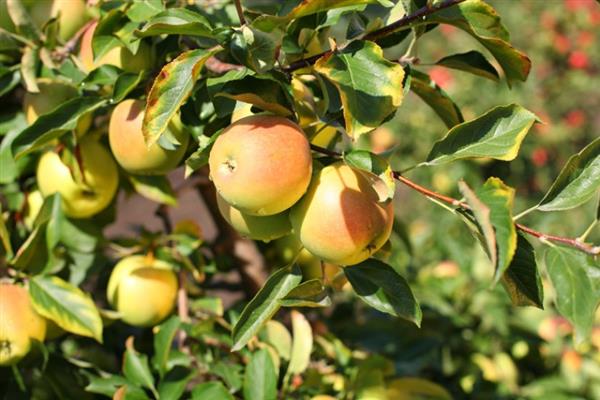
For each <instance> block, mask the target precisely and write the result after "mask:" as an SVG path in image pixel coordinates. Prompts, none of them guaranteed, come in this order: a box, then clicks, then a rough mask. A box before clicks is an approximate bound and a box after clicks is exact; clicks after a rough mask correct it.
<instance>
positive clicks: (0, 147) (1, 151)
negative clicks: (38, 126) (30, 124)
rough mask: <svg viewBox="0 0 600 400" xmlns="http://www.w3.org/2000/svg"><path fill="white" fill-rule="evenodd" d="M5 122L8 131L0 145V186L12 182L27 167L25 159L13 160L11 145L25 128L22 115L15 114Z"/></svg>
mask: <svg viewBox="0 0 600 400" xmlns="http://www.w3.org/2000/svg"><path fill="white" fill-rule="evenodd" d="M6 122H8V124H9V125H10V127H9V130H8V131H7V133H6V134H5V135H4V137H3V138H2V142H1V143H0V165H1V166H2V168H0V184H7V183H11V182H14V181H15V179H16V178H17V177H18V176H19V174H20V172H21V171H22V169H23V166H26V165H27V159H21V160H19V161H17V160H15V158H14V157H13V153H12V143H13V141H14V140H15V138H16V137H17V136H18V135H19V134H20V132H21V131H22V130H23V129H24V128H25V127H26V126H27V122H26V121H25V116H24V114H23V113H18V114H15V116H14V117H13V118H10V119H8V120H7V121H6Z"/></svg>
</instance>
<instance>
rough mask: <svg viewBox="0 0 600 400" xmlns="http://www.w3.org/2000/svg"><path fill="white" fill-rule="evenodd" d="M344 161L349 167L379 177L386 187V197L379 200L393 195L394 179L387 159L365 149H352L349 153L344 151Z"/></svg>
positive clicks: (394, 188) (394, 189)
mask: <svg viewBox="0 0 600 400" xmlns="http://www.w3.org/2000/svg"><path fill="white" fill-rule="evenodd" d="M344 161H345V162H346V164H348V165H350V166H351V167H354V168H358V169H361V170H363V171H367V172H369V173H371V174H373V175H376V176H377V177H379V179H380V180H381V182H383V183H384V184H385V186H386V188H387V197H386V198H382V199H380V201H385V200H388V199H391V198H393V197H394V192H395V191H396V180H395V179H394V173H393V172H392V167H391V166H390V163H389V162H388V160H386V159H385V158H383V157H381V156H378V155H376V154H373V153H371V152H370V151H367V150H352V151H351V152H349V153H344Z"/></svg>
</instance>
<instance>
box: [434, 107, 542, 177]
mask: <svg viewBox="0 0 600 400" xmlns="http://www.w3.org/2000/svg"><path fill="white" fill-rule="evenodd" d="M536 121H537V117H536V116H535V114H533V113H532V112H530V111H528V110H526V109H525V108H523V107H521V106H519V105H516V104H511V105H508V106H498V107H495V108H493V109H491V110H490V111H488V112H486V113H485V114H483V115H482V116H481V117H479V118H476V119H474V120H471V121H467V122H463V123H462V124H460V125H456V126H455V127H453V128H452V129H450V130H449V131H448V133H447V134H446V136H445V137H444V138H443V139H441V140H440V141H438V142H436V143H435V145H434V146H433V148H432V149H431V152H430V153H429V156H427V162H426V163H425V165H439V164H445V163H448V162H452V161H455V160H460V159H464V158H473V157H490V158H494V159H496V160H503V161H511V160H514V159H515V158H516V157H517V154H518V152H519V149H520V147H521V142H522V141H523V139H524V138H525V135H527V133H528V132H529V129H530V128H531V126H532V125H533V123H534V122H536Z"/></svg>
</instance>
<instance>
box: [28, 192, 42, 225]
mask: <svg viewBox="0 0 600 400" xmlns="http://www.w3.org/2000/svg"><path fill="white" fill-rule="evenodd" d="M26 202H27V207H26V208H25V213H24V215H23V222H24V223H25V226H26V227H27V229H29V230H31V229H33V223H34V222H35V219H36V218H37V215H38V213H39V212H40V209H41V208H42V204H44V196H42V192H40V191H39V190H34V191H32V192H29V193H28V194H27V200H26Z"/></svg>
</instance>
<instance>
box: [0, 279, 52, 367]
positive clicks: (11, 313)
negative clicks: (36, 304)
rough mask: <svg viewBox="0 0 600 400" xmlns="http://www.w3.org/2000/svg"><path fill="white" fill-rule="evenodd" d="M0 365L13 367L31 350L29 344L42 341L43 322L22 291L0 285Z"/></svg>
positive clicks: (27, 296)
mask: <svg viewBox="0 0 600 400" xmlns="http://www.w3.org/2000/svg"><path fill="white" fill-rule="evenodd" d="M0 316H1V318H0V366H7V365H14V364H15V363H17V362H18V361H19V360H21V359H22V358H23V357H25V355H26V354H27V353H28V352H29V350H30V349H31V341H32V340H37V341H40V342H43V341H44V339H45V337H46V320H45V319H44V318H43V317H42V316H40V315H39V314H38V313H37V312H36V311H35V310H34V308H33V306H32V305H31V300H30V299H29V293H28V292H27V290H25V289H24V288H22V287H20V286H17V285H11V284H6V283H2V284H0Z"/></svg>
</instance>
